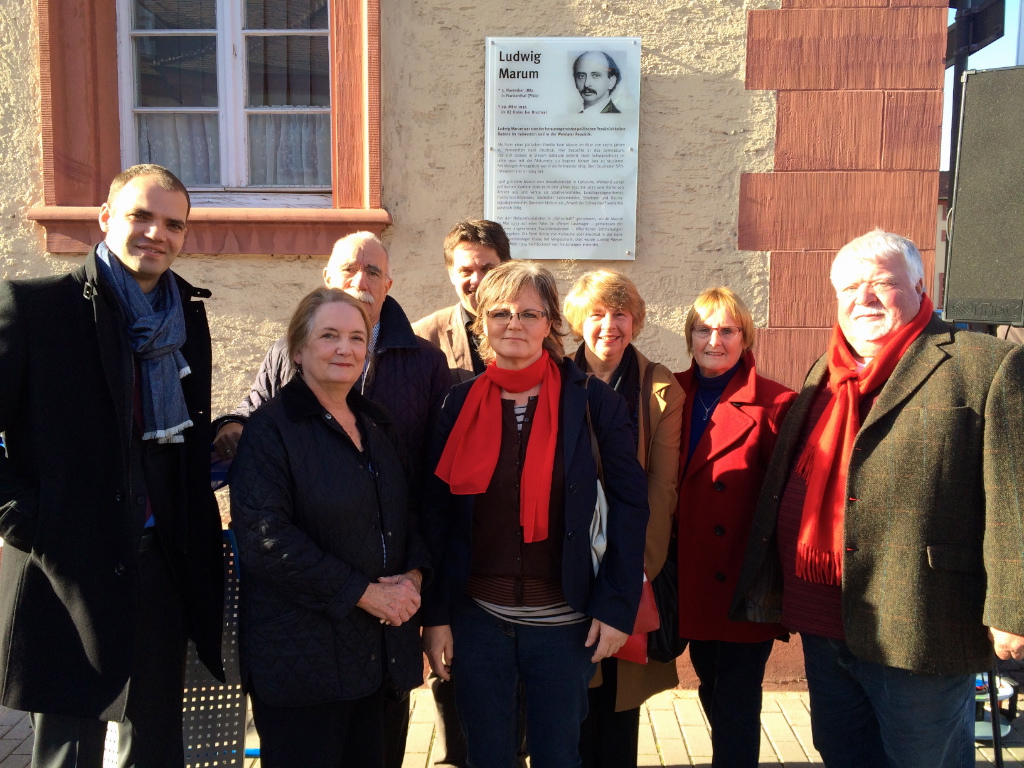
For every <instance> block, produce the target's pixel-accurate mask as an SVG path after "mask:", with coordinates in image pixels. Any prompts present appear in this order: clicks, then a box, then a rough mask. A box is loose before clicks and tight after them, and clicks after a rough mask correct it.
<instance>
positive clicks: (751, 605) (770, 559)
mask: <svg viewBox="0 0 1024 768" xmlns="http://www.w3.org/2000/svg"><path fill="white" fill-rule="evenodd" d="M827 371H828V368H827V363H826V360H825V358H821V359H820V360H818V362H817V363H815V364H814V366H813V367H812V368H811V371H810V373H809V374H808V375H807V379H806V380H805V382H804V386H803V390H802V391H801V393H800V396H799V397H798V399H797V401H796V402H795V403H794V404H793V407H792V409H791V410H790V412H789V415H788V417H787V418H786V420H785V422H784V423H783V426H782V430H781V432H780V433H779V438H778V442H777V443H776V447H775V452H774V454H773V456H772V461H771V465H770V466H769V467H768V474H767V476H766V478H765V483H764V488H763V490H762V492H761V496H760V499H759V500H758V505H757V511H756V512H755V516H754V525H753V528H752V530H751V534H750V542H749V546H748V549H747V558H746V561H745V562H744V566H743V572H742V573H741V575H740V582H739V586H738V588H737V591H736V596H735V597H734V599H733V604H732V608H731V610H730V616H731V618H733V619H735V620H743V619H747V620H751V621H778V620H779V617H780V613H781V598H782V574H781V566H780V564H779V557H778V550H777V547H776V543H775V525H776V521H777V519H778V511H779V500H780V498H781V497H782V491H783V489H784V487H785V483H786V480H787V479H788V477H789V475H790V473H791V472H792V469H793V465H794V462H795V460H796V456H795V453H796V451H795V447H796V444H797V442H798V441H799V436H800V434H801V430H802V429H803V427H804V422H805V421H806V419H807V416H808V413H809V410H810V407H811V402H812V401H813V399H814V396H815V393H816V392H817V390H818V388H819V386H821V384H822V383H823V382H824V381H825V379H826V377H827ZM846 495H847V498H849V499H850V500H849V501H848V502H847V504H846V509H845V511H844V531H843V537H844V543H843V546H844V561H843V581H842V601H843V628H844V631H845V634H846V642H847V644H848V645H849V646H850V650H851V651H852V652H853V653H854V654H855V655H856V656H857V657H859V658H862V659H865V660H867V661H872V662H876V663H879V664H885V665H887V666H891V667H898V668H900V669H907V670H910V671H912V672H917V673H923V674H967V673H971V672H976V671H980V670H984V669H988V668H989V666H990V661H991V657H992V646H991V643H990V642H989V640H988V636H987V629H986V627H989V626H992V627H996V628H998V629H1001V630H1003V631H1006V632H1012V633H1014V634H1018V635H1024V547H1022V546H1021V542H1022V541H1024V347H1020V346H1014V345H1012V344H1009V343H1007V342H1004V341H999V340H997V339H993V338H992V337H991V336H986V335H982V334H978V333H972V332H969V331H959V330H956V329H954V328H951V327H950V326H949V325H948V324H947V323H945V322H942V321H941V320H938V319H937V318H933V319H932V320H931V321H930V322H929V324H928V326H927V327H926V328H925V330H924V332H923V333H922V334H921V336H920V337H919V338H918V339H917V340H916V341H915V342H914V343H913V344H912V345H911V347H910V349H909V350H908V351H907V354H906V355H904V356H903V358H902V360H900V362H899V364H898V365H897V366H896V369H895V370H894V371H893V373H892V376H890V377H889V380H888V381H887V382H886V384H885V385H884V386H883V388H882V390H881V393H880V394H879V397H878V400H877V401H876V402H875V405H874V407H873V408H872V409H871V411H870V412H869V413H868V416H867V418H866V419H865V420H864V423H863V425H862V426H861V429H860V431H859V432H858V433H857V437H856V440H855V442H854V448H853V458H852V460H851V462H850V467H849V472H848V477H847V483H846Z"/></svg>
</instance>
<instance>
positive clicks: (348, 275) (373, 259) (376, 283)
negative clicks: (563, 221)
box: [214, 232, 451, 768]
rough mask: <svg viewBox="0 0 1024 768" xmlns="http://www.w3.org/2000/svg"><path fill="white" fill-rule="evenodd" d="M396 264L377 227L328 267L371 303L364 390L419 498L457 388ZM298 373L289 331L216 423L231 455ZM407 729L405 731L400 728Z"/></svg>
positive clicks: (389, 743)
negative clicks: (445, 407)
mask: <svg viewBox="0 0 1024 768" xmlns="http://www.w3.org/2000/svg"><path fill="white" fill-rule="evenodd" d="M392 282H393V280H392V276H391V263H390V260H389V258H388V252H387V250H386V249H385V248H384V245H383V244H382V243H381V241H380V240H379V239H378V238H377V237H376V236H375V235H373V234H371V233H370V232H356V233H355V234H351V235H348V236H346V237H343V238H341V239H340V240H338V242H336V243H335V244H334V249H333V250H332V251H331V258H330V260H329V261H328V262H327V266H326V267H325V268H324V285H326V286H327V287H328V288H339V289H341V290H343V291H345V292H346V293H348V294H350V295H351V296H354V297H355V298H357V299H359V301H361V302H363V303H364V304H365V305H366V311H367V314H368V315H369V316H370V322H371V323H373V331H372V333H371V338H370V343H369V345H368V347H367V350H368V354H367V355H366V363H365V367H364V368H363V376H362V379H360V380H359V382H358V383H357V385H356V386H357V387H359V389H360V391H361V392H362V393H363V394H364V395H365V396H367V397H368V398H370V399H371V400H373V401H375V402H377V403H379V404H380V405H383V406H384V407H385V408H387V410H388V412H389V413H390V414H391V416H392V418H393V419H394V423H395V428H396V430H397V431H398V434H399V436H400V437H401V440H402V444H403V445H404V446H405V447H406V449H407V451H408V458H409V460H410V461H409V464H410V495H411V496H412V497H414V498H415V497H416V495H417V492H418V482H419V480H420V478H421V477H422V475H423V469H424V468H423V462H424V460H425V451H426V446H427V441H428V440H429V439H430V436H431V433H432V432H433V427H434V422H435V421H436V419H437V414H438V413H439V412H440V410H441V404H442V403H443V402H444V398H445V395H447V394H448V390H449V388H450V387H451V380H450V377H449V373H448V364H447V362H446V360H445V356H444V354H443V353H442V352H441V351H440V350H439V349H438V348H437V347H435V346H434V345H433V344H431V343H430V342H428V341H424V340H423V339H420V338H418V337H417V336H416V335H415V334H414V333H413V331H412V325H411V324H410V323H409V319H408V318H407V317H406V315H405V312H404V311H403V310H402V308H401V306H399V304H398V302H397V301H395V300H394V299H393V298H391V297H390V296H388V291H389V290H391V285H392ZM294 375H295V364H294V362H293V361H292V360H291V358H289V356H288V344H287V340H286V339H285V338H284V337H282V338H280V339H278V340H277V341H276V342H274V345H273V346H272V347H271V348H270V351H269V352H267V356H266V358H265V359H264V360H263V364H262V365H261V366H260V370H259V372H258V373H257V374H256V380H255V381H254V382H253V384H252V387H251V389H250V390H249V394H247V395H246V396H245V397H244V398H243V399H242V402H241V403H239V405H238V407H237V408H236V409H235V411H234V413H230V414H228V415H226V416H222V417H220V418H219V419H217V421H216V422H215V424H214V427H215V429H216V439H215V441H214V445H215V446H216V448H217V450H218V452H219V453H220V454H221V456H222V457H224V458H232V457H233V456H234V453H235V450H236V448H237V445H238V439H239V437H240V436H241V434H242V430H243V428H244V425H245V420H246V419H247V418H248V416H249V415H250V414H251V413H252V412H253V411H255V410H256V409H257V408H259V407H260V406H261V405H263V403H265V402H267V400H269V399H270V398H272V397H273V396H274V395H276V394H277V392H278V391H279V390H280V389H281V387H283V386H284V385H285V384H287V383H288V382H289V381H290V380H291V378H292V376H294ZM407 702H408V696H407V695H405V696H404V697H402V696H399V694H398V692H395V700H393V701H387V702H386V704H385V712H384V727H385V729H386V736H387V738H386V740H385V751H386V754H385V762H384V765H385V768H401V765H402V759H403V755H404V753H405V736H406V732H407V729H408V719H409V706H408V703H407ZM398 731H400V734H401V735H400V738H393V735H394V734H395V733H396V732H398Z"/></svg>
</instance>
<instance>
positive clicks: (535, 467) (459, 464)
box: [435, 351, 562, 543]
mask: <svg viewBox="0 0 1024 768" xmlns="http://www.w3.org/2000/svg"><path fill="white" fill-rule="evenodd" d="M538 384H540V395H539V396H538V402H537V410H536V413H535V414H534V418H533V428H532V429H531V430H530V442H529V444H528V445H527V446H526V463H525V464H524V465H523V474H522V479H521V480H520V483H519V524H520V525H522V526H523V541H525V542H526V543H531V542H534V541H543V540H544V539H546V538H547V537H548V505H549V504H550V502H551V468H552V467H553V466H554V464H555V447H556V445H557V444H558V401H559V397H560V395H561V391H562V371H561V370H560V369H559V367H558V365H557V364H556V363H555V361H554V360H553V359H552V357H551V355H550V354H548V352H547V351H545V352H543V353H542V354H541V356H540V358H539V359H538V360H537V361H536V362H534V363H531V364H530V365H528V366H527V367H526V368H523V369H522V370H519V371H512V370H509V369H507V368H499V367H498V366H497V365H495V364H494V363H491V364H490V365H488V366H487V369H486V370H485V371H484V372H483V373H482V374H481V375H480V376H479V377H478V378H477V380H476V381H475V382H473V386H472V387H471V388H470V390H469V396H468V397H466V402H465V403H464V404H463V406H462V412H461V413H459V417H458V418H457V419H456V420H455V426H454V427H453V428H452V432H451V434H450V435H449V436H448V442H447V443H446V444H445V446H444V452H443V453H442V454H441V460H440V461H439V462H438V464H437V470H436V471H435V474H436V475H437V476H438V477H440V478H441V479H442V480H444V481H445V482H446V483H448V485H449V486H451V489H452V493H457V494H459V495H471V494H477V493H483V492H484V491H486V490H487V487H488V486H489V485H490V484H491V477H492V476H493V475H494V469H495V467H497V466H498V452H499V449H500V448H501V390H503V389H504V390H505V391H506V392H513V393H516V392H526V391H527V390H529V389H533V388H534V387H535V386H537V385H538Z"/></svg>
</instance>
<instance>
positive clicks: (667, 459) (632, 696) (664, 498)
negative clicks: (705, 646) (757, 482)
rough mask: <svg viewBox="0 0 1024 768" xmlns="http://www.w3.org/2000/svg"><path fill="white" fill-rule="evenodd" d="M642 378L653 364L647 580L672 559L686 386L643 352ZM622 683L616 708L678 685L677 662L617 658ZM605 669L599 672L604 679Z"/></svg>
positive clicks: (646, 456) (642, 456)
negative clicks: (669, 552)
mask: <svg viewBox="0 0 1024 768" xmlns="http://www.w3.org/2000/svg"><path fill="white" fill-rule="evenodd" d="M636 356H637V361H638V362H639V363H640V381H643V380H644V374H645V372H646V371H647V368H648V366H651V365H653V366H654V371H653V377H652V383H651V389H650V390H649V391H646V392H641V393H640V396H641V402H642V403H643V404H644V405H645V407H648V408H649V409H650V418H651V433H650V434H647V433H646V432H645V431H644V423H643V422H644V420H643V419H642V418H641V419H640V445H639V448H638V449H637V458H638V459H639V460H640V465H641V466H642V467H644V469H645V470H646V471H647V501H648V504H649V505H650V508H651V517H650V521H649V522H648V523H647V546H646V548H645V549H644V567H645V569H646V570H647V578H649V579H653V578H654V577H655V576H657V575H658V573H660V572H661V567H662V566H663V565H664V564H665V558H667V557H668V545H669V540H670V539H671V537H672V525H673V521H674V516H675V511H676V504H677V500H678V496H677V491H676V488H677V486H678V482H679V441H680V438H681V435H682V424H683V401H684V400H685V399H686V395H685V394H684V393H683V388H682V387H681V386H679V383H678V382H677V381H676V380H675V377H674V376H673V375H672V373H671V372H670V371H669V370H668V368H666V367H665V366H663V365H661V364H659V363H652V362H651V361H650V360H648V359H647V358H646V357H644V356H643V355H642V354H640V352H639V351H637V353H636ZM618 665H619V669H618V681H617V689H616V695H615V710H616V711H617V712H621V711H622V710H624V709H634V708H635V707H639V706H640V705H641V704H643V703H644V701H646V700H647V699H648V698H649V697H651V696H653V695H654V694H656V693H660V692H661V691H665V690H668V689H669V688H675V687H676V685H678V684H679V679H678V677H677V675H676V665H675V664H674V663H673V664H659V663H658V662H656V661H650V662H648V663H647V664H646V665H644V664H633V663H632V662H629V661H623V660H621V659H618ZM600 672H601V668H600V667H598V673H597V675H596V676H595V678H596V679H597V681H598V683H599V682H600Z"/></svg>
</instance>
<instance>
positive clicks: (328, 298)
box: [285, 288, 372, 360]
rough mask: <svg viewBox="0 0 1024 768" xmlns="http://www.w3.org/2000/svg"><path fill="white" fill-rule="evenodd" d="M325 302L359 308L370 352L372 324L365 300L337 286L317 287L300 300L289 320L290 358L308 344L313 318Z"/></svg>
mask: <svg viewBox="0 0 1024 768" xmlns="http://www.w3.org/2000/svg"><path fill="white" fill-rule="evenodd" d="M325 304H348V305H349V306H350V307H355V308H356V309H357V310H359V314H360V315H362V317H363V323H365V324H366V351H367V354H369V351H370V334H371V332H372V326H371V325H370V316H369V315H368V314H366V306H365V305H364V304H363V302H361V301H359V299H356V298H354V297H352V296H349V295H348V294H347V293H345V292H344V291H341V290H339V289H337V288H316V289H314V290H312V291H310V292H309V293H307V294H306V295H305V296H303V297H302V298H301V299H300V300H299V305H298V306H297V307H296V308H295V312H294V313H292V319H291V320H289V321H288V333H287V335H286V336H285V338H286V339H287V340H288V359H289V360H294V359H295V353H296V352H298V351H299V350H300V349H302V348H303V347H304V346H306V342H307V341H309V334H311V333H312V332H313V320H314V318H316V313H317V310H319V309H320V307H322V306H324V305H325Z"/></svg>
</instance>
